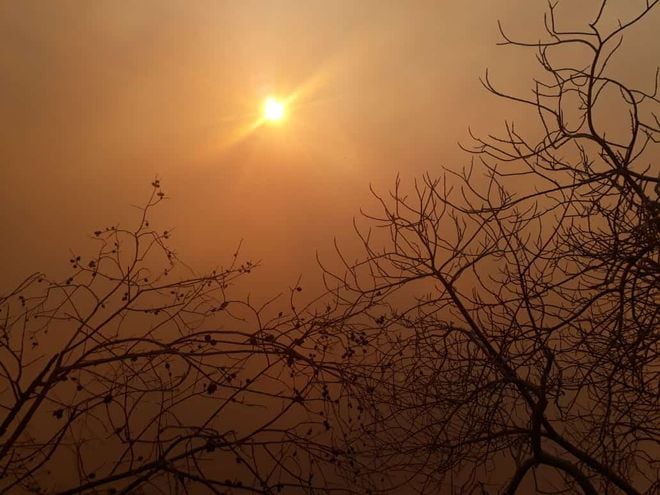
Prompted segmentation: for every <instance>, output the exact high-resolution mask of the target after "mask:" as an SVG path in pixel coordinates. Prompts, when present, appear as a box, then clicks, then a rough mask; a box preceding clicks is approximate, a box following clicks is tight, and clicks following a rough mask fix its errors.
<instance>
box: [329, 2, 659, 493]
mask: <svg viewBox="0 0 660 495" xmlns="http://www.w3.org/2000/svg"><path fill="white" fill-rule="evenodd" d="M656 4H657V0H656V1H648V2H647V3H646V4H645V5H643V6H642V7H641V8H640V10H639V11H638V12H636V13H635V14H634V15H633V16H631V17H630V18H627V19H622V20H614V22H612V19H611V17H608V15H609V14H608V12H609V10H608V8H609V7H610V2H608V1H606V0H605V1H602V3H601V4H600V6H599V7H598V8H597V9H596V13H595V15H594V18H593V21H592V22H591V23H590V24H589V25H588V26H586V27H585V28H584V29H582V30H570V31H562V30H561V28H560V26H559V25H558V24H559V23H558V20H557V19H556V6H555V4H550V7H549V12H548V14H547V16H546V23H545V24H546V28H547V33H546V34H545V37H544V39H543V40H541V41H537V42H530V43H525V42H520V41H516V40H514V39H512V38H510V37H509V36H508V35H507V34H506V33H505V31H504V30H501V32H502V36H503V39H504V42H503V44H505V45H513V46H518V47H530V48H532V49H536V50H537V52H538V61H539V63H540V64H541V66H542V68H543V69H544V74H545V76H544V77H542V78H540V79H539V80H536V81H535V85H534V88H533V96H532V97H531V98H527V97H524V96H514V95H509V94H506V93H504V92H502V91H500V90H499V89H497V88H496V87H495V86H493V84H492V83H491V81H490V79H489V78H488V76H486V78H485V80H484V85H485V87H486V88H487V89H488V90H489V91H490V92H491V93H494V94H495V95H498V96H500V97H503V98H505V99H507V100H509V101H512V102H515V103H520V104H523V105H526V106H527V107H528V108H531V109H532V110H533V111H534V112H535V113H536V115H537V116H538V119H539V123H540V124H541V127H540V128H541V130H542V137H541V138H540V139H538V140H534V139H530V138H526V137H525V135H524V133H522V132H520V130H519V129H518V128H516V127H515V126H514V125H513V124H507V125H506V132H505V134H504V135H503V136H502V137H494V136H490V137H488V138H487V139H482V138H479V137H474V140H475V142H474V146H471V147H469V151H471V152H472V153H474V154H475V159H474V160H473V162H472V165H471V166H469V167H467V168H465V169H464V170H463V171H462V172H460V173H456V172H451V171H446V172H445V173H444V175H442V176H441V177H439V178H433V177H432V176H430V175H426V176H424V177H423V178H422V179H421V180H419V181H416V182H415V183H414V187H413V188H412V189H406V188H404V187H403V186H401V185H400V181H399V180H398V179H397V182H396V187H395V188H394V190H393V191H392V192H391V193H390V195H389V197H381V196H379V195H377V194H376V193H374V194H376V198H377V199H378V200H379V201H380V205H381V213H378V214H373V215H371V214H367V215H366V218H367V221H368V224H369V228H368V229H364V228H362V229H360V228H358V234H359V236H360V239H361V240H362V244H363V246H364V253H365V254H364V256H363V257H361V258H360V259H359V260H358V261H357V262H355V263H353V262H348V261H345V267H346V270H345V272H344V273H341V272H339V273H337V272H331V271H330V270H328V271H326V280H327V285H328V287H329V288H331V289H333V290H334V291H335V294H336V297H337V301H338V302H339V305H340V307H343V308H344V309H345V311H346V320H345V321H344V323H343V326H342V327H341V328H340V329H338V330H337V331H338V332H341V333H342V334H343V335H344V336H346V338H347V339H346V340H347V341H348V342H349V343H350V345H348V346H346V353H345V356H344V358H345V363H344V366H343V372H344V388H343V394H342V400H341V401H340V403H339V405H338V406H337V408H338V413H337V416H336V422H337V424H338V425H339V428H337V430H338V434H337V435H336V436H335V439H336V440H337V442H338V445H341V446H342V450H341V451H342V460H341V462H340V468H341V469H343V470H344V472H345V474H346V475H347V476H348V477H349V479H352V480H354V482H356V483H362V484H363V485H362V486H365V489H373V487H376V486H379V487H384V488H387V487H389V488H390V489H394V490H395V491H396V492H397V493H404V492H406V490H407V489H409V490H413V491H417V492H420V493H438V492H439V491H440V492H442V493H449V492H452V493H463V494H465V493H507V494H513V493H517V492H524V493H529V492H530V491H531V490H532V489H536V490H537V491H538V492H539V493H580V492H581V493H585V494H589V495H594V494H597V493H598V494H609V493H627V494H638V493H641V492H644V491H646V492H647V493H649V494H650V493H658V490H660V483H659V482H658V470H659V465H658V455H659V453H660V445H659V442H660V403H659V399H658V398H659V394H660V385H659V384H660V379H659V378H660V355H659V347H658V340H659V336H660V333H659V331H658V304H657V303H658V300H659V296H660V294H659V292H658V289H659V283H658V281H659V280H660V264H659V262H660V260H659V255H660V246H659V241H658V239H659V236H658V230H659V228H660V218H659V211H660V205H659V202H658V192H659V190H660V180H659V179H658V168H657V164H654V163H653V162H652V161H653V160H655V158H657V143H658V133H659V132H660V123H659V121H658V117H657V110H658V104H659V103H660V101H659V100H658V98H657V97H656V90H657V83H658V77H657V71H656V80H655V84H651V85H650V87H649V88H634V87H631V86H630V85H628V84H626V83H624V82H623V81H622V79H621V78H617V77H616V76H615V75H613V74H612V73H611V71H610V66H611V61H612V60H613V58H612V57H614V56H616V53H617V50H618V49H619V47H620V46H621V44H622V40H623V35H624V33H625V32H626V31H628V30H630V29H632V28H633V27H634V26H636V25H638V24H639V23H641V22H642V21H643V20H645V19H651V18H652V16H653V15H656V19H657V12H653V10H654V8H655V7H656ZM608 25H609V26H610V27H608ZM612 25H613V26H614V27H611V26H612ZM580 50H582V51H580ZM567 53H568V54H570V57H565V55H566V54H567ZM584 54H586V55H584ZM578 55H580V56H581V57H582V58H581V59H580V57H579V56H578ZM532 134H533V133H532ZM340 255H341V253H340ZM345 259H346V257H345V256H342V260H345ZM349 337H350V338H349Z"/></svg>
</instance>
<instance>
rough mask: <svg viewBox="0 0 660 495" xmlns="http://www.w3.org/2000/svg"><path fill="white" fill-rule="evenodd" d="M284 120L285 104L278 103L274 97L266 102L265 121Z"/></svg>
mask: <svg viewBox="0 0 660 495" xmlns="http://www.w3.org/2000/svg"><path fill="white" fill-rule="evenodd" d="M282 118H284V103H282V102H280V101H277V100H276V99H275V98H273V97H272V96H271V97H269V98H266V101H265V102H264V119H266V120H267V121H270V122H277V121H280V120H282Z"/></svg>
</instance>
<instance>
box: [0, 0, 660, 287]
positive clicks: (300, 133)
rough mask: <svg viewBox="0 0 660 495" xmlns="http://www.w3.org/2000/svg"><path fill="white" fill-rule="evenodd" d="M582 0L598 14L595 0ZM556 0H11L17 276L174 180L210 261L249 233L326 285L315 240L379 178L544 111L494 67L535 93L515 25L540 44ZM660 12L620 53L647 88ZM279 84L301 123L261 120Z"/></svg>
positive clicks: (179, 219)
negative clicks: (509, 43)
mask: <svg viewBox="0 0 660 495" xmlns="http://www.w3.org/2000/svg"><path fill="white" fill-rule="evenodd" d="M626 1H627V0H626ZM567 3H571V4H572V11H571V19H570V20H569V22H572V23H578V24H579V23H580V22H582V21H584V20H585V19H586V17H581V15H582V14H584V15H585V16H588V15H589V14H590V13H591V12H592V10H591V9H590V7H591V6H593V5H594V2H589V1H583V2H580V6H581V7H582V9H580V12H576V8H575V3H576V2H564V4H567ZM625 3H626V2H623V3H620V4H621V5H625ZM629 3H630V2H628V4H629ZM546 5H547V4H546V2H545V0H539V1H537V0H533V1H532V0H493V1H486V0H482V1H471V2H464V1H447V0H429V1H417V0H415V1H412V0H406V1H385V0H370V1H367V0H359V1H356V0H342V1H328V0H313V1H310V0H306V1H301V0H277V1H276V0H262V1H256V0H255V1H252V0H240V1H232V2H230V1H166V0H139V1H137V0H136V1H130V2H129V1H118V0H96V1H84V0H78V1H74V0H58V1H43V0H20V1H19V0H13V1H11V0H10V1H8V0H0V88H1V91H0V115H1V118H0V158H1V163H0V167H1V175H0V225H1V226H2V241H3V242H2V243H0V259H1V260H2V266H3V268H2V283H0V287H1V288H2V289H3V290H4V289H6V288H7V286H9V285H13V284H14V283H16V282H17V281H18V280H19V278H21V277H22V276H23V275H27V273H29V272H32V271H36V270H46V271H49V272H51V273H53V274H55V275H57V274H58V273H61V270H62V269H64V268H65V267H66V260H67V259H68V257H69V249H71V248H73V249H79V250H84V249H87V248H89V246H90V245H89V243H88V242H87V241H86V240H85V239H86V236H87V235H88V234H89V233H90V232H91V231H93V230H95V229H96V228H98V227H103V226H106V225H109V224H114V223H116V222H119V223H121V224H122V225H130V224H131V223H130V222H131V221H132V220H133V219H134V218H135V214H134V213H133V212H132V210H131V207H130V205H131V204H139V203H141V202H142V201H144V200H145V199H146V197H147V195H148V193H149V183H150V182H151V181H152V180H153V178H154V177H155V176H158V177H159V178H160V179H161V180H162V182H163V185H164V190H165V191H166V192H167V194H168V196H170V197H171V200H170V201H169V202H168V203H167V204H166V205H165V207H163V208H162V209H161V214H160V215H159V224H160V225H162V226H163V227H164V228H170V227H175V238H174V245H175V246H176V248H177V249H178V252H179V253H180V255H181V256H182V258H183V259H184V260H186V261H187V262H188V263H189V264H190V265H192V266H194V267H196V268H199V269H200V270H201V269H205V268H210V267H213V266H215V265H218V264H221V263H223V262H226V261H227V260H228V259H229V258H230V255H231V253H232V252H233V250H234V248H235V247H236V245H237V244H238V242H239V241H240V240H241V239H243V240H244V243H243V246H244V247H243V254H244V255H245V256H247V257H250V258H252V259H261V260H263V269H262V280H263V281H264V283H265V285H266V286H268V289H269V290H270V289H271V288H273V289H274V290H278V289H284V288H286V287H287V286H288V285H290V284H292V283H293V282H294V281H295V279H296V278H297V276H298V275H299V274H300V273H304V274H305V277H306V278H307V279H315V278H316V275H315V274H314V273H313V272H310V270H311V269H312V268H313V267H314V266H315V258H314V257H315V251H316V250H320V251H321V252H323V253H329V252H330V248H331V245H332V239H333V237H335V236H336V237H338V238H340V239H344V240H347V239H350V238H351V234H350V232H351V228H352V227H351V220H352V218H353V216H355V215H358V214H359V208H360V207H361V206H368V205H369V204H370V200H369V189H368V186H369V183H373V184H374V185H375V186H376V187H377V188H379V189H386V188H387V187H388V186H389V185H391V183H392V181H393V179H394V176H395V174H396V173H397V172H401V174H402V175H403V177H404V178H406V177H413V176H414V175H418V174H420V173H422V172H424V171H426V170H429V171H431V172H437V173H440V169H441V167H442V166H443V165H445V166H451V167H456V166H460V165H462V164H465V163H467V162H468V160H469V157H468V156H467V155H466V154H465V153H463V152H461V151H460V150H459V148H458V146H457V142H458V141H462V142H467V141H468V140H467V137H468V133H467V128H468V126H471V127H472V128H473V129H474V130H476V131H477V132H482V133H485V132H493V131H498V130H500V129H501V123H502V121H503V120H504V118H512V117H515V118H518V119H522V122H525V121H524V115H526V114H525V113H524V109H521V108H517V107H514V106H512V105H511V103H509V102H504V101H501V100H498V99H496V98H495V97H493V96H492V95H490V94H488V93H487V92H486V91H485V90H484V89H483V88H482V87H481V86H480V83H479V81H478V78H479V77H480V76H482V75H483V74H484V71H485V69H486V68H489V69H490V71H491V74H492V78H493V80H494V81H495V82H496V83H498V84H499V85H500V86H502V87H503V88H510V89H511V90H512V91H516V90H518V91H528V88H529V87H530V79H531V77H532V76H533V75H534V74H535V71H534V70H533V69H532V68H531V65H529V64H530V63H531V62H532V61H533V58H534V53H533V51H527V52H525V51H521V50H520V49H513V48H505V47H497V46H495V43H496V42H497V41H498V39H499V38H498V33H497V23H496V21H497V19H500V20H501V21H502V22H503V24H504V26H505V27H508V28H509V30H510V32H511V33H512V34H514V35H515V34H518V35H520V36H527V38H528V39H530V38H531V39H537V38H538V36H539V35H540V34H541V33H542V13H543V11H544V10H545V8H546ZM615 7H616V6H615ZM564 11H566V10H564ZM561 12H562V11H561V10H560V13H561ZM652 17H653V19H649V21H648V22H645V23H642V24H641V25H640V29H638V31H633V32H631V36H630V37H629V39H627V40H626V44H625V50H627V51H623V52H622V53H621V54H620V55H619V56H618V58H617V59H615V60H613V67H614V69H615V70H621V71H624V72H625V71H628V67H629V66H630V67H632V68H634V70H632V72H633V73H634V74H637V75H638V76H639V75H640V73H639V70H640V69H639V68H640V67H641V68H647V67H648V68H649V71H648V72H649V73H648V74H646V72H643V74H641V76H640V77H643V80H648V85H649V88H647V89H651V85H652V75H653V72H654V71H655V66H656V65H657V59H658V46H657V45H658V44H657V41H656V42H654V41H651V40H654V36H653V33H654V32H657V28H658V15H657V12H655V13H654V14H652ZM647 76H650V78H649V77H647ZM269 94H276V95H279V96H282V97H285V98H286V97H287V96H289V95H291V94H296V95H298V97H297V99H296V100H295V102H293V104H292V106H291V108H290V109H289V115H288V118H287V121H286V122H285V123H283V124H282V125H280V126H263V127H259V128H256V129H254V130H253V131H252V132H249V133H247V132H243V131H244V129H246V128H247V127H248V126H249V125H250V123H252V122H253V121H254V120H255V118H257V117H258V114H259V111H260V107H261V104H262V101H263V99H264V98H265V97H266V96H267V95H269ZM346 242H348V241H346ZM271 286H272V287H271Z"/></svg>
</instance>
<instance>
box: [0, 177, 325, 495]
mask: <svg viewBox="0 0 660 495" xmlns="http://www.w3.org/2000/svg"><path fill="white" fill-rule="evenodd" d="M152 185H153V191H152V195H151V198H150V200H149V201H148V203H147V204H146V205H145V207H144V208H141V214H140V218H139V222H138V226H137V227H136V228H135V229H124V228H120V227H117V226H113V227H108V228H104V229H102V230H99V231H97V232H94V235H93V238H94V239H95V240H96V242H98V250H97V251H96V252H95V253H94V255H93V256H90V257H83V256H79V255H76V254H74V255H72V257H71V260H70V263H71V270H72V273H71V275H70V277H68V278H67V279H66V280H64V281H61V282H58V281H50V280H48V279H47V278H46V277H45V275H43V274H40V273H36V274H34V275H32V276H30V277H28V278H27V279H26V280H25V281H24V282H23V283H22V284H20V286H19V287H17V288H16V289H15V290H14V291H12V292H11V293H10V294H8V295H5V296H3V297H2V298H0V408H1V412H0V437H1V438H2V443H1V444H0V491H1V492H2V493H7V492H10V493H24V492H31V493H61V494H75V493H244V492H245V493H276V492H281V491H285V492H286V493H291V492H295V491H296V490H297V489H302V490H305V491H308V492H309V491H314V490H316V488H317V487H319V490H320V489H321V488H322V489H323V491H324V492H331V491H332V483H331V481H330V480H327V479H324V478H323V476H324V473H323V472H322V471H320V470H319V467H318V462H317V461H315V460H314V459H315V458H320V457H322V456H321V455H320V454H321V451H322V450H323V449H325V447H324V445H325V444H326V443H327V442H324V441H322V438H323V436H324V435H327V427H326V425H327V421H326V419H325V417H324V398H325V397H326V395H327V388H328V384H329V383H330V384H331V383H332V382H333V376H334V375H337V373H336V372H334V371H333V365H332V362H331V361H329V360H325V361H324V354H325V353H326V351H325V350H324V349H323V348H319V347H316V348H315V347H314V346H315V345H317V344H318V343H319V342H322V341H323V337H322V336H318V338H316V339H315V340H314V339H313V337H314V336H315V335H316V333H317V332H318V331H320V329H319V327H314V326H313V325H311V323H310V322H316V323H318V322H319V321H322V319H323V317H324V316H323V315H324V314H328V313H329V312H330V311H334V308H330V307H328V308H324V309H323V310H322V311H316V312H313V311H312V306H313V305H310V306H307V307H304V306H301V308H298V309H297V308H296V307H295V304H294V302H295V301H294V295H296V294H298V292H300V291H301V288H300V287H294V288H293V289H292V290H291V297H290V300H289V301H286V300H285V301H284V303H283V304H284V306H285V307H286V308H285V310H284V311H282V312H281V311H279V310H278V309H276V307H277V305H279V304H280V301H279V300H270V301H268V302H266V303H265V304H261V305H259V306H257V305H255V304H252V303H251V302H250V299H249V298H232V297H231V296H230V293H231V292H232V291H233V290H234V289H233V288H232V287H233V286H235V285H236V284H239V283H240V282H241V279H244V278H245V277H246V276H247V274H249V273H250V272H251V271H252V270H253V269H254V268H255V265H254V264H252V263H250V262H245V263H239V261H238V258H237V254H235V255H234V257H233V259H232V261H231V263H230V264H229V266H227V267H226V268H221V269H218V270H216V271H212V272H210V273H206V274H204V275H201V276H200V275H196V274H194V273H193V272H192V271H191V270H190V269H188V268H187V267H186V266H185V265H182V263H181V262H180V261H179V260H178V259H177V256H176V255H175V253H174V252H173V251H172V249H171V248H170V247H169V244H168V243H169V238H170V233H169V232H167V231H159V230H157V229H155V228H154V227H152V225H151V224H150V219H149V217H150V215H151V212H152V210H153V209H154V208H155V207H156V206H157V205H158V204H159V203H160V202H161V201H162V200H163V198H164V193H163V192H162V190H161V185H160V182H159V181H158V180H156V181H155V182H154V183H153V184H152ZM326 361H327V362H326ZM311 453H313V454H314V455H310V454H311Z"/></svg>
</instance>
